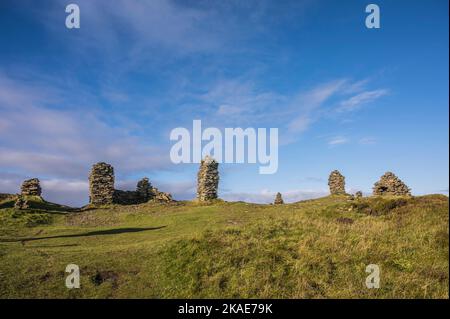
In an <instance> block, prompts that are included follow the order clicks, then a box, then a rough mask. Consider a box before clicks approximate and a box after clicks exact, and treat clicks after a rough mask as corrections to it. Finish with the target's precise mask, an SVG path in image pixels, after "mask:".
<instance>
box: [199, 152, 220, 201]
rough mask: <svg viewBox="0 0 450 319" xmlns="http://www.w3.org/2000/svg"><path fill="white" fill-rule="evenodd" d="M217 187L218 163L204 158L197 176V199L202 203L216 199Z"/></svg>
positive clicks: (209, 158) (208, 157) (207, 157)
mask: <svg viewBox="0 0 450 319" xmlns="http://www.w3.org/2000/svg"><path fill="white" fill-rule="evenodd" d="M218 186H219V163H217V162H216V161H215V160H214V159H213V158H211V157H210V156H206V157H205V159H203V160H202V162H201V164H200V169H199V171H198V174H197V199H198V200H199V201H202V202H204V201H209V200H212V199H216V198H217V188H218Z"/></svg>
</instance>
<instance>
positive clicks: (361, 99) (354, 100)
mask: <svg viewBox="0 0 450 319" xmlns="http://www.w3.org/2000/svg"><path fill="white" fill-rule="evenodd" d="M388 93H389V91H388V90H386V89H379V90H373V91H365V92H362V93H359V94H356V95H354V96H352V97H351V98H349V99H347V100H344V101H342V102H341V103H340V107H339V108H338V111H340V112H347V111H354V110H356V109H357V108H359V107H361V106H362V105H364V104H368V103H371V102H374V101H375V100H377V99H378V98H380V97H382V96H385V95H387V94H388Z"/></svg>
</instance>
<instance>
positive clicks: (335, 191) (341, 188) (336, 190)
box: [328, 170, 345, 195]
mask: <svg viewBox="0 0 450 319" xmlns="http://www.w3.org/2000/svg"><path fill="white" fill-rule="evenodd" d="M328 186H329V187H330V193H331V194H332V195H342V194H345V177H344V176H343V175H342V174H341V173H340V172H339V171H337V170H334V171H332V172H331V174H330V177H329V178H328Z"/></svg>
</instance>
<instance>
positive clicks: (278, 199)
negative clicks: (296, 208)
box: [273, 193, 284, 205]
mask: <svg viewBox="0 0 450 319" xmlns="http://www.w3.org/2000/svg"><path fill="white" fill-rule="evenodd" d="M273 203H274V204H275V205H280V204H284V201H283V197H282V196H281V193H277V194H276V195H275V201H274V202H273Z"/></svg>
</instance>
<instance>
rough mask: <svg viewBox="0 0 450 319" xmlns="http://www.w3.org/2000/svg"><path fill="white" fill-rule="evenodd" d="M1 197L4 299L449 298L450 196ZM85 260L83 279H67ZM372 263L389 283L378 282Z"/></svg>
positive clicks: (0, 269) (0, 264) (0, 259)
mask: <svg viewBox="0 0 450 319" xmlns="http://www.w3.org/2000/svg"><path fill="white" fill-rule="evenodd" d="M7 201H8V199H7V200H5V201H4V202H2V203H0V207H1V209H0V298H47V297H54V298H177V297H180V298H191V297H192V298H194V297H195V298H207V297H215V298H240V297H242V298H448V296H449V294H448V285H449V277H448V273H449V228H448V222H449V220H448V198H447V197H446V196H442V195H429V196H422V197H414V198H394V197H392V198H377V197H369V198H363V199H360V200H349V199H348V197H345V196H329V197H324V198H320V199H316V200H309V201H302V202H298V203H294V204H284V205H257V204H248V203H242V202H235V203H228V202H222V201H217V202H214V203H211V204H210V205H202V204H198V203H194V202H175V203H170V204H159V203H147V204H142V205H134V206H110V207H101V208H98V209H87V210H79V211H70V210H69V209H65V208H64V207H62V206H59V207H56V206H52V205H51V204H50V203H46V202H45V203H39V201H38V200H36V203H37V204H38V205H37V206H32V208H30V209H28V210H15V209H14V208H12V207H11V205H10V204H8V202H7ZM70 263H74V264H77V265H79V267H80V272H81V288H80V289H71V290H70V289H67V288H66V287H65V277H66V276H67V275H68V274H67V273H65V272H64V271H65V268H66V265H68V264H70ZM368 264H377V265H378V266H379V267H380V269H381V287H380V288H379V289H368V288H366V286H365V278H366V276H367V275H368V273H366V272H365V268H366V266H367V265H368Z"/></svg>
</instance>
